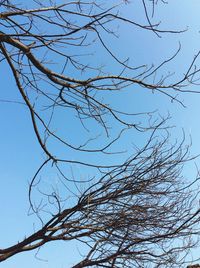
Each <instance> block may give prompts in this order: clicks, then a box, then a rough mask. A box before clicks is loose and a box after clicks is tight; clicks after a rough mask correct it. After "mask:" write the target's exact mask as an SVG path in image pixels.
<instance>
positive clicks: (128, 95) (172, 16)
mask: <svg viewBox="0 0 200 268" xmlns="http://www.w3.org/2000/svg"><path fill="white" fill-rule="evenodd" d="M130 2H132V4H130V5H129V4H127V5H126V6H125V7H124V8H123V13H124V14H125V15H126V16H127V17H129V18H131V17H133V18H136V19H137V20H138V21H141V22H143V21H144V16H143V13H142V12H143V11H142V9H141V6H140V5H139V4H138V3H139V2H140V1H139V0H138V1H130ZM199 11H200V2H199V1H198V0H190V1H186V0H181V1H180V0H173V1H169V4H168V5H167V4H162V5H160V6H159V7H158V8H156V11H155V21H160V20H161V21H162V22H163V24H161V25H162V26H161V28H164V29H169V28H170V29H176V30H182V29H186V28H187V29H188V30H187V31H186V32H185V33H182V34H178V35H173V34H165V35H162V38H158V37H157V36H156V35H155V34H153V33H152V32H148V33H147V32H145V31H142V30H140V29H137V30H136V29H134V28H130V27H127V26H126V25H120V28H119V32H120V36H121V37H120V38H119V39H116V41H114V40H111V41H110V42H111V43H109V45H110V47H112V49H113V51H114V52H115V53H116V54H117V55H121V57H122V58H126V57H130V59H131V62H132V63H135V64H136V65H142V64H149V65H150V64H151V63H153V64H159V63H161V62H162V61H163V60H165V59H166V58H169V57H171V56H172V55H173V53H174V52H175V51H176V50H177V49H178V46H179V42H180V43H181V47H182V49H181V52H180V53H179V54H178V56H177V57H176V58H175V59H174V61H173V62H171V63H170V64H169V65H167V66H166V67H165V68H163V72H164V73H165V74H167V73H168V71H172V72H175V74H174V77H175V78H176V77H178V76H179V75H180V74H181V73H184V72H185V71H186V70H187V66H189V65H190V62H191V61H192V59H193V56H194V54H196V53H197V52H198V51H199V50H200V17H199ZM100 51H101V50H99V51H96V54H94V56H93V57H94V61H95V60H96V59H98V60H99V59H101V53H100ZM107 62H109V57H108V58H104V59H103V63H105V64H106V63H107ZM197 63H198V64H199V66H200V61H199V62H197ZM112 68H113V71H114V70H115V65H114V64H113V66H112ZM0 69H1V85H0V87H1V93H0V125H1V129H0V140H1V144H0V149H1V151H0V174H1V175H0V197H1V203H0V211H1V220H0V237H1V245H4V246H5V247H6V246H9V245H12V244H13V243H15V242H16V241H18V240H21V239H23V237H24V235H25V234H27V235H28V234H30V232H31V231H32V230H33V228H34V222H35V221H36V220H35V217H34V216H29V217H27V213H28V209H29V206H28V194H27V189H28V182H29V181H30V178H31V176H32V175H33V174H34V171H35V169H36V168H37V167H38V166H39V165H40V163H41V160H42V159H44V155H43V153H42V151H41V149H40V147H39V145H38V144H37V141H36V137H35V136H34V133H33V129H32V125H31V122H30V116H29V114H28V111H27V109H26V107H25V106H24V105H23V104H21V103H13V102H12V103H9V102H8V101H13V100H14V101H19V102H20V101H22V100H21V99H20V96H19V94H18V93H17V90H16V87H15V83H14V81H13V79H12V77H11V73H10V70H9V69H8V67H7V66H6V65H5V64H4V63H2V64H1V65H0ZM196 89H198V90H199V91H200V87H199V86H197V87H196ZM179 99H180V100H181V101H183V103H184V105H185V106H186V108H183V107H182V106H181V105H180V104H178V103H176V102H173V103H172V102H171V100H170V99H169V98H167V97H166V96H164V95H162V94H160V93H155V94H152V93H151V92H150V91H149V90H147V89H141V88H134V89H126V91H125V92H124V100H123V101H122V99H118V98H116V100H115V102H116V103H115V104H116V105H117V106H118V107H120V108H121V109H122V110H123V108H124V107H125V106H126V108H127V109H129V108H130V109H131V108H132V107H133V106H134V109H135V110H136V111H140V110H141V111H144V110H145V111H152V110H158V111H159V113H160V114H162V115H167V114H168V113H170V115H171V117H172V119H171V120H170V125H173V126H176V127H175V128H173V131H172V140H173V139H178V140H179V139H181V138H182V129H184V131H185V134H186V140H187V141H188V142H190V136H191V139H192V147H191V153H192V154H198V153H200V135H199V132H200V95H198V94H182V95H180V96H179ZM61 123H62V121H61V122H60V124H61ZM69 123H70V124H73V122H69ZM77 132H78V131H76V129H75V127H74V133H73V135H74V137H75V138H76V139H79V138H80V137H79V136H78V133H77ZM133 138H134V141H133V142H134V143H137V144H142V143H143V138H141V137H140V136H139V135H136V136H134V137H133ZM129 139H131V137H129ZM120 146H121V147H123V144H121V145H120ZM196 163H197V165H198V163H199V160H198V159H197V160H196ZM79 172H81V171H80V170H79ZM185 174H186V176H187V177H189V178H190V177H191V178H194V177H195V176H196V168H195V165H194V163H192V164H190V165H189V167H188V168H186V171H185ZM48 178H49V180H52V181H55V180H56V174H55V173H54V172H52V171H51V170H49V174H48ZM46 183H47V184H48V183H50V182H48V181H46ZM79 250H84V249H83V248H82V249H80V248H79ZM76 251H77V245H76V243H70V244H69V243H64V242H56V243H52V244H51V245H47V246H45V247H44V248H42V249H41V250H40V252H39V254H38V257H39V258H41V259H43V260H48V261H41V260H38V259H36V258H35V257H34V254H35V253H36V252H29V253H22V254H18V255H16V256H14V257H12V258H11V259H9V260H7V261H5V262H3V263H2V264H1V265H0V266H2V267H4V268H15V267H20V268H26V267H29V268H33V267H34V268H36V267H40V268H55V267H56V268H68V267H70V264H72V263H73V262H76V261H77V260H78V255H77V254H75V252H76ZM77 252H78V251H77ZM196 252H197V250H194V252H193V255H194V257H196V256H197V253H196Z"/></svg>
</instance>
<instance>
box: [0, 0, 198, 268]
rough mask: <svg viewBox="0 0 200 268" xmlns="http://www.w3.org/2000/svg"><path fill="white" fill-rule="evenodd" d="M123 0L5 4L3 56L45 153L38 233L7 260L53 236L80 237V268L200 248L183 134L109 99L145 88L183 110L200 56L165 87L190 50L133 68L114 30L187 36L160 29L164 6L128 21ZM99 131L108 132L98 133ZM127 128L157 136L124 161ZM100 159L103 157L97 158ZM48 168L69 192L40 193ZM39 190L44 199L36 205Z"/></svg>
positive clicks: (167, 263) (177, 258)
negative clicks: (63, 120) (178, 136)
mask: <svg viewBox="0 0 200 268" xmlns="http://www.w3.org/2000/svg"><path fill="white" fill-rule="evenodd" d="M123 2H124V3H121V4H120V5H119V6H118V5H117V2H116V1H108V3H104V4H102V3H101V1H97V0H95V1H94V0H93V1H90V0H89V1H84V0H83V1H80V0H79V1H67V3H66V2H65V3H60V2H59V1H55V2H53V1H31V3H26V2H25V1H24V3H23V2H20V3H16V2H14V1H9V0H5V1H0V12H1V13H0V25H1V31H0V52H1V58H0V60H1V63H2V64H5V63H6V64H7V65H8V66H9V67H10V70H11V72H12V76H13V78H14V80H15V83H16V87H17V89H18V91H19V93H20V94H21V97H22V99H23V103H24V104H25V105H26V107H27V108H28V110H29V112H30V118H31V121H32V125H33V130H34V133H35V135H36V137H37V141H38V143H39V145H40V147H41V149H42V151H43V152H44V154H45V160H44V162H43V163H42V164H41V166H40V167H39V168H38V170H37V171H36V173H35V175H34V177H33V178H32V179H31V181H30V186H29V201H30V208H31V211H32V212H33V213H35V214H36V216H37V217H38V218H39V220H40V222H41V225H40V228H38V230H37V231H35V232H33V234H32V235H30V236H28V237H27V238H25V239H24V240H22V241H21V242H18V243H16V244H15V243H14V244H13V245H12V246H10V247H8V248H2V249H0V261H4V260H6V259H8V258H10V257H12V256H13V255H15V254H18V253H21V252H24V251H30V250H34V249H38V248H40V247H42V246H43V245H45V244H46V243H49V242H51V241H52V242H53V241H56V240H64V241H70V240H78V241H79V242H80V244H84V247H86V248H87V249H88V252H87V254H86V255H85V256H84V257H83V259H82V261H81V262H79V263H77V264H75V265H74V266H73V267H74V268H75V267H76V268H78V267H92V266H93V267H176V266H178V267H179V266H180V265H181V264H184V261H185V259H184V256H185V255H186V254H187V252H188V251H189V250H190V249H191V248H192V247H193V246H194V245H195V243H196V241H195V240H194V241H193V240H192V237H193V235H195V234H198V232H199V229H198V228H197V227H198V226H197V223H198V222H199V212H200V211H199V209H198V208H197V209H195V208H196V205H197V203H196V202H197V200H198V190H197V189H195V190H194V183H195V182H197V180H198V179H194V180H193V181H189V182H188V181H186V180H185V178H183V177H182V175H181V171H182V167H183V165H184V164H185V162H187V161H188V160H190V158H189V155H188V147H187V146H185V145H184V138H183V142H181V143H180V144H178V143H177V144H176V143H175V144H173V145H170V135H169V131H170V129H168V128H167V126H166V120H167V118H162V117H160V119H155V114H154V113H151V112H144V113H141V112H138V113H135V111H133V113H129V112H127V111H126V110H125V109H124V110H122V111H121V110H119V109H117V108H115V106H114V103H112V96H115V95H116V94H120V92H123V89H125V88H131V87H141V88H145V89H147V90H150V91H158V92H161V93H162V94H165V95H167V96H168V97H169V98H171V99H172V100H175V101H177V102H179V103H181V102H180V101H179V99H178V98H177V97H176V94H177V92H180V93H181V92H195V91H191V90H188V87H187V86H188V85H191V84H194V83H196V81H197V78H198V73H199V70H198V69H197V67H196V61H197V59H198V57H199V54H197V55H196V56H195V57H194V59H193V61H192V62H191V64H190V65H189V66H188V68H187V71H186V72H185V74H184V75H183V76H182V77H181V78H180V79H179V80H178V81H173V78H171V76H170V77H167V76H159V78H157V81H156V79H155V74H157V73H158V72H159V71H160V69H161V68H162V67H163V66H164V65H167V64H168V63H169V62H171V61H173V60H174V59H175V57H176V55H177V54H178V53H179V51H180V49H181V47H179V48H178V50H177V51H176V53H174V54H173V55H172V56H171V57H170V58H169V59H167V60H165V61H164V62H162V63H161V64H159V65H158V66H156V67H152V66H150V67H147V66H146V65H145V66H143V65H141V66H133V65H132V64H131V63H129V60H128V59H125V60H124V59H121V57H118V56H117V55H115V53H114V52H113V50H112V49H111V48H110V45H109V41H108V36H110V39H109V40H111V41H113V39H114V38H115V37H116V35H117V32H116V31H114V29H115V28H116V26H115V25H118V24H127V25H129V26H130V27H131V28H132V29H133V30H134V29H135V28H138V29H140V30H141V31H150V32H151V33H152V34H155V35H157V36H160V35H162V34H165V33H169V34H178V33H181V32H182V30H175V31H174V30H162V29H161V26H160V25H159V24H157V23H152V22H151V20H150V13H149V12H150V10H151V11H152V10H153V12H154V9H155V7H156V5H157V4H162V2H164V1H160V3H159V1H145V0H141V4H142V6H143V10H144V16H145V18H146V20H147V22H148V23H147V25H143V24H140V23H138V22H137V21H134V20H133V19H129V18H127V17H124V16H123V15H122V14H121V13H120V8H123V4H128V1H123ZM149 4H151V9H150V10H149ZM26 5H27V6H26ZM95 50H96V51H98V53H99V54H101V55H103V56H105V55H107V57H108V59H109V61H112V64H114V66H116V68H115V71H113V72H110V71H109V64H108V66H105V67H104V66H102V65H101V60H99V59H97V60H94V59H96V58H95V57H94V56H95V55H96V54H92V51H95ZM97 58H98V57H97ZM4 62H5V63H4ZM110 66H111V65H110ZM157 77H158V76H157ZM170 79H171V81H170ZM60 111H61V112H62V116H68V118H70V119H69V120H70V121H73V120H75V121H76V124H80V126H79V130H80V136H81V137H80V144H78V142H77V141H74V139H73V132H70V133H69V135H68V134H67V135H65V134H66V133H65V132H64V131H63V129H62V127H61V126H60V127H59V129H58V130H57V132H55V124H56V121H57V117H58V114H59V113H60ZM141 120H142V122H143V123H141V122H140V121H141ZM69 124H70V123H69ZM111 126H113V127H112V128H111ZM94 129H95V130H94ZM100 129H103V134H102V133H101V135H98V132H99V130H100ZM126 131H138V132H141V135H142V133H148V135H149V138H148V140H147V141H146V142H145V143H144V146H142V147H139V148H135V150H134V152H133V150H130V151H128V153H127V152H126V153H125V155H126V159H124V158H122V157H121V154H120V152H118V151H117V150H116V148H118V144H119V143H120V140H121V137H122V136H123V135H124V133H125V132H126ZM52 144H54V146H52ZM60 145H61V147H62V148H65V151H64V152H63V150H62V149H61V150H59V148H61V147H60ZM56 146H57V147H56ZM55 148H56V149H55ZM57 148H58V149H57ZM127 154H129V155H128V156H127ZM71 155H73V156H71ZM91 155H92V157H91ZM97 156H98V157H99V156H100V157H101V158H100V162H99V161H98V160H97V161H95V159H97V158H96V157H97ZM91 158H92V159H91ZM90 159H91V160H90ZM113 159H116V160H117V163H116V162H114V161H113ZM50 165H51V168H54V169H55V170H57V172H58V176H59V180H60V182H61V183H62V185H63V188H64V189H65V191H64V193H63V194H62V195H61V194H59V193H58V192H57V191H56V190H55V191H53V193H52V191H51V192H48V191H45V192H44V191H42V190H40V188H39V184H40V183H41V180H40V179H39V174H40V173H41V172H42V171H43V170H44V169H47V168H50ZM73 165H74V166H75V165H76V166H79V167H82V168H85V169H84V174H86V173H85V172H86V170H87V169H89V170H92V173H93V174H95V175H94V176H91V177H90V178H89V179H88V178H87V176H85V177H86V179H85V180H83V179H80V178H79V177H77V175H76V174H74V173H73V168H72V171H71V174H70V172H69V168H68V167H71V166H73ZM37 190H39V192H40V193H41V194H42V198H43V203H41V202H40V200H39V201H38V202H35V201H34V192H35V191H37ZM69 197H70V201H69ZM44 200H45V201H44ZM66 200H67V202H66ZM44 207H45V209H44ZM46 211H48V212H49V215H48V216H46V214H45V213H46Z"/></svg>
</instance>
